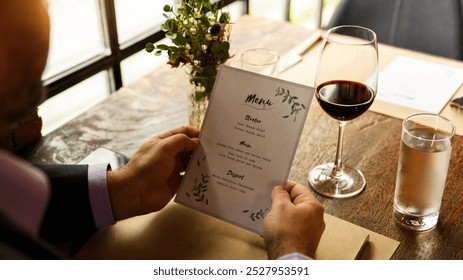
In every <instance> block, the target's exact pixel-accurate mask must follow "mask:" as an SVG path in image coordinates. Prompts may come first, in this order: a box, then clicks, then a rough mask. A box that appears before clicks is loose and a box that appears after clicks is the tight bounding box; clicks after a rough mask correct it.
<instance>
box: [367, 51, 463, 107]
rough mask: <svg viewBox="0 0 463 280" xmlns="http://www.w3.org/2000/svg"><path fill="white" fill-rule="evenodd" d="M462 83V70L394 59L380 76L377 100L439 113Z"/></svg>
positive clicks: (406, 58) (410, 58)
mask: <svg viewBox="0 0 463 280" xmlns="http://www.w3.org/2000/svg"><path fill="white" fill-rule="evenodd" d="M462 83H463V68H460V67H455V66H450V65H444V64H440V63H436V62H431V61H426V60H422V59H417V58H412V57H407V56H403V55H399V56H397V57H396V58H395V59H394V60H393V61H392V62H391V63H390V64H389V65H388V66H387V67H386V68H385V69H384V70H383V71H382V72H381V73H380V74H379V82H378V94H377V96H376V99H377V100H380V101H383V102H387V103H390V104H395V105H399V106H402V107H407V108H411V109H414V110H417V111H422V112H430V113H436V114H437V113H439V112H440V111H441V110H442V109H443V108H444V106H445V105H446V104H447V102H448V101H449V99H450V98H451V97H452V96H453V95H454V94H455V92H456V91H457V90H458V89H459V88H460V86H461V84H462Z"/></svg>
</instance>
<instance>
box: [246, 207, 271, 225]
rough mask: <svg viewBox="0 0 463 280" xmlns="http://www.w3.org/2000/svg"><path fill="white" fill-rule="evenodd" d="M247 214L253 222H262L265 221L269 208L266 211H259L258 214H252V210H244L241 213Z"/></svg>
mask: <svg viewBox="0 0 463 280" xmlns="http://www.w3.org/2000/svg"><path fill="white" fill-rule="evenodd" d="M241 212H243V213H245V214H248V215H249V218H250V219H251V220H252V221H254V222H255V221H257V220H262V219H264V217H265V215H267V212H268V208H265V209H260V210H259V211H257V212H252V211H250V210H243V211H241Z"/></svg>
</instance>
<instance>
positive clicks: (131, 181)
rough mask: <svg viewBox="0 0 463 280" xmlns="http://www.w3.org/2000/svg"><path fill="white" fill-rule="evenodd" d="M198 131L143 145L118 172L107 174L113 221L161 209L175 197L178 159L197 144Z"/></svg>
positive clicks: (185, 131)
mask: <svg viewBox="0 0 463 280" xmlns="http://www.w3.org/2000/svg"><path fill="white" fill-rule="evenodd" d="M198 135H199V131H198V130H197V129H195V128H193V127H180V128H177V129H173V130H171V131H168V132H166V133H163V134H161V135H158V136H155V137H153V138H151V139H150V140H148V141H146V142H145V143H144V144H143V145H142V146H141V147H140V148H139V149H138V150H137V152H136V153H135V155H134V156H133V157H132V159H131V160H130V161H129V162H128V163H127V165H125V166H124V167H122V168H121V169H119V170H116V171H109V172H108V190H109V197H110V200H111V207H112V209H113V214H114V217H115V219H116V220H121V219H125V218H129V217H133V216H136V215H143V214H147V213H150V212H154V211H158V210H160V209H162V208H163V207H164V206H165V205H166V204H167V203H168V202H169V201H170V200H171V199H172V197H173V196H174V195H175V194H176V193H177V189H178V187H179V185H180V181H181V176H180V172H182V171H184V170H185V167H186V166H183V164H182V160H181V158H182V157H184V156H185V155H186V154H188V153H191V152H192V151H193V150H195V149H196V147H197V146H198V144H199V139H198Z"/></svg>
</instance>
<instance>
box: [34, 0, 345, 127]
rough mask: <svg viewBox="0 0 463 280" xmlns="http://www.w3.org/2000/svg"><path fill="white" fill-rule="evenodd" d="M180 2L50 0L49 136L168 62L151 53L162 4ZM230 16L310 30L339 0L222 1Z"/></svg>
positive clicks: (45, 108) (44, 109)
mask: <svg viewBox="0 0 463 280" xmlns="http://www.w3.org/2000/svg"><path fill="white" fill-rule="evenodd" d="M176 2H178V0H130V1H128V0H48V1H47V3H48V9H49V13H50V19H51V42H50V54H49V58H48V64H47V68H46V69H45V72H44V74H43V80H44V82H45V85H47V86H48V88H49V92H50V94H49V96H50V98H49V99H48V100H47V101H46V102H44V103H43V104H42V105H41V106H40V107H39V116H41V117H42V120H43V128H42V134H43V135H46V134H48V133H49V132H51V131H53V130H54V129H56V128H57V127H59V126H61V125H62V124H64V123H66V122H67V121H68V120H70V119H72V118H74V117H75V116H77V115H79V114H80V113H82V112H83V111H85V110H87V109H88V108H90V107H92V106H94V105H95V104H96V103H98V102H100V101H101V100H103V99H105V98H106V97H108V96H109V95H110V94H111V92H113V91H115V90H117V89H118V88H120V87H121V86H123V85H127V84H129V83H130V82H132V81H134V80H136V79H139V78H141V77H143V76H144V75H146V74H147V73H149V72H150V71H152V70H154V69H155V68H156V67H159V66H161V65H165V63H166V57H155V56H154V55H149V54H147V53H146V52H145V51H144V49H143V47H144V45H145V44H146V42H147V41H152V42H154V41H159V40H162V39H163V35H162V34H161V32H160V25H161V23H163V22H164V20H165V18H164V17H163V15H162V13H163V12H162V11H163V9H162V8H163V6H164V5H166V4H169V5H172V4H175V3H176ZM224 2H226V4H228V5H227V6H226V8H225V9H227V10H228V11H229V12H230V13H231V15H232V20H236V18H238V17H239V16H241V15H243V14H246V13H249V14H251V15H255V16H260V17H266V18H270V19H274V20H285V21H290V22H293V23H296V24H301V25H304V26H306V27H307V28H318V27H320V26H323V25H326V23H327V22H328V20H329V18H330V16H331V14H332V12H333V10H334V8H335V7H336V6H337V5H338V3H339V0H249V1H243V0H237V1H224Z"/></svg>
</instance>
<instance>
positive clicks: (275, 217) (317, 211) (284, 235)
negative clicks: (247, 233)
mask: <svg viewBox="0 0 463 280" xmlns="http://www.w3.org/2000/svg"><path fill="white" fill-rule="evenodd" d="M323 214H324V209H323V206H322V205H321V204H320V202H318V200H317V199H316V198H315V197H314V196H313V195H312V193H311V192H310V191H309V190H308V189H307V188H306V187H304V186H303V185H301V184H299V183H296V182H293V181H288V182H287V183H286V188H285V189H284V188H283V187H281V186H276V187H274V189H273V191H272V207H271V209H270V212H269V213H268V214H267V216H266V217H265V220H264V234H263V235H264V241H265V244H266V246H267V253H268V256H269V258H270V259H276V258H278V257H281V256H283V255H285V254H289V253H301V254H304V255H307V256H309V257H311V258H314V256H315V251H316V249H317V246H318V243H319V241H320V238H321V236H322V233H323V231H324V230H325V222H324V221H323Z"/></svg>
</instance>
